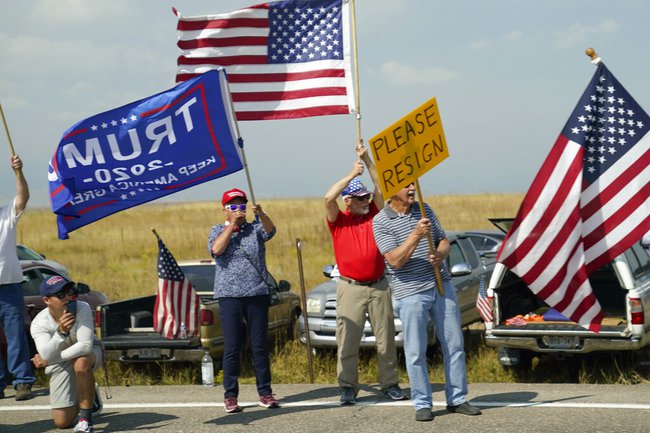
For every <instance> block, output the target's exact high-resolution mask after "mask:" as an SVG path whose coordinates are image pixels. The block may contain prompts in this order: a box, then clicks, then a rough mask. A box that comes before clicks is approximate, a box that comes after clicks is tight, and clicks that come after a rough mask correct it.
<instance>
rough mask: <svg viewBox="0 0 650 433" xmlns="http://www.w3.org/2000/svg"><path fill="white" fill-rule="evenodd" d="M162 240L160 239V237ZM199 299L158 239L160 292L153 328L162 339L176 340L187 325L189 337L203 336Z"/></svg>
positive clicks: (170, 254)
mask: <svg viewBox="0 0 650 433" xmlns="http://www.w3.org/2000/svg"><path fill="white" fill-rule="evenodd" d="M156 236H158V235H156ZM199 304H200V300H199V296H198V295H197V294H196V291H195V290H194V287H192V283H190V281H189V280H188V279H187V278H185V274H183V271H182V270H181V268H180V267H179V266H178V263H176V259H174V256H172V253H170V252H169V250H168V249H167V247H166V246H165V244H164V243H163V241H162V240H161V239H160V238H158V292H157V293H156V303H155V304H154V310H153V327H154V329H155V330H156V332H158V333H159V334H161V335H162V336H164V337H165V338H169V339H174V338H176V337H179V336H180V333H181V325H182V324H183V325H185V328H186V332H187V336H183V337H181V338H186V337H193V336H196V335H199Z"/></svg>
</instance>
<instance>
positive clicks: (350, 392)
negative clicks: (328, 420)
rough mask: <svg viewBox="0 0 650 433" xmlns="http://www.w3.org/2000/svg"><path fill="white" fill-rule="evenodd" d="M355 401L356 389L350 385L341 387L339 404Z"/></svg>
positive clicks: (353, 402)
mask: <svg viewBox="0 0 650 433" xmlns="http://www.w3.org/2000/svg"><path fill="white" fill-rule="evenodd" d="M356 402H357V390H356V389H354V388H352V387H346V388H343V389H342V391H341V404H355V403H356Z"/></svg>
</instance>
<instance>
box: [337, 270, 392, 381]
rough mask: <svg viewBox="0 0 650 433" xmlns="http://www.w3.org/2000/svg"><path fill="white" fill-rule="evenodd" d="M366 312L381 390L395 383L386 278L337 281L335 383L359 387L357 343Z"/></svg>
mask: <svg viewBox="0 0 650 433" xmlns="http://www.w3.org/2000/svg"><path fill="white" fill-rule="evenodd" d="M366 313H368V317H369V319H370V325H371V326H372V331H373V333H374V335H375V338H376V340H377V363H378V367H379V386H380V388H381V389H382V390H384V389H386V388H388V387H389V386H392V385H396V384H397V383H398V377H397V352H396V349H395V322H394V315H393V304H392V301H391V293H390V288H389V286H388V280H387V279H386V278H384V279H382V280H381V281H378V282H376V283H374V284H372V285H371V286H357V285H353V284H349V283H347V282H345V281H342V280H339V282H338V283H337V286H336V344H337V346H338V353H337V362H336V372H337V377H338V383H339V386H340V387H352V388H355V389H356V388H358V387H359V347H360V345H361V337H362V335H363V327H364V325H365V322H366Z"/></svg>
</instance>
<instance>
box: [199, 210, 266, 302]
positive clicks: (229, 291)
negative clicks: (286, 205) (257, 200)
mask: <svg viewBox="0 0 650 433" xmlns="http://www.w3.org/2000/svg"><path fill="white" fill-rule="evenodd" d="M224 229H225V226H224V225H223V224H217V225H215V226H213V227H212V229H210V235H209V236H208V251H209V252H210V255H211V256H212V257H213V258H214V261H215V263H216V266H215V275H214V298H215V299H217V298H230V297H233V298H244V297H248V296H259V295H266V294H268V293H269V290H268V287H267V285H266V258H265V255H266V247H265V245H264V243H265V242H266V241H268V240H269V239H271V238H272V237H273V236H274V235H275V229H273V230H272V231H271V233H267V232H266V230H264V227H263V226H262V223H260V222H257V221H253V222H251V223H245V224H243V225H242V226H240V227H239V230H237V231H236V232H233V233H232V238H231V239H230V243H229V244H228V246H227V247H226V250H225V251H224V252H223V253H222V254H221V255H219V256H215V255H214V254H212V250H211V247H212V243H213V242H214V240H215V239H216V238H217V237H218V236H219V235H220V234H221V233H222V232H223V231H224Z"/></svg>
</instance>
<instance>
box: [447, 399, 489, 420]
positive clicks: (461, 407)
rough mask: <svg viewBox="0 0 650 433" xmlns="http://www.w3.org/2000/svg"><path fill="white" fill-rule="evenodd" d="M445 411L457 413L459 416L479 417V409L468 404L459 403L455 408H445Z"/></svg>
mask: <svg viewBox="0 0 650 433" xmlns="http://www.w3.org/2000/svg"><path fill="white" fill-rule="evenodd" d="M447 410H448V411H449V412H451V413H459V414H461V415H470V416H473V415H480V414H481V409H479V408H478V407H474V406H472V405H471V404H469V402H467V401H466V402H465V403H461V404H458V405H456V406H447Z"/></svg>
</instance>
